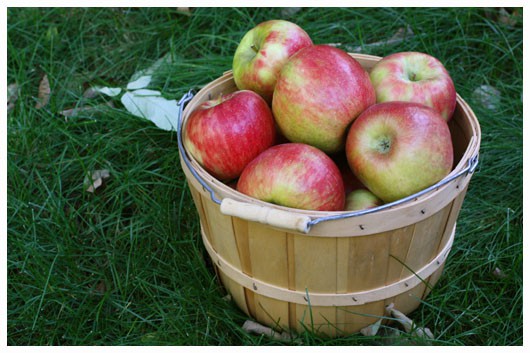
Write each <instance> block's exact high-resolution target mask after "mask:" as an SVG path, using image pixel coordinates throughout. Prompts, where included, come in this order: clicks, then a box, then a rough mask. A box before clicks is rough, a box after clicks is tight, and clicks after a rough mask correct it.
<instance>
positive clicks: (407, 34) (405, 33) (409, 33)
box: [329, 25, 415, 53]
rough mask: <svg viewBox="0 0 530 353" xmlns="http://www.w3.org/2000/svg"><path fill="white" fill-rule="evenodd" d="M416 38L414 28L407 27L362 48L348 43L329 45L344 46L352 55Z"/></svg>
mask: <svg viewBox="0 0 530 353" xmlns="http://www.w3.org/2000/svg"><path fill="white" fill-rule="evenodd" d="M414 36H415V34H414V31H413V30H412V28H410V26H408V25H407V26H406V27H401V28H398V30H397V31H396V33H394V34H393V35H392V37H390V38H388V39H385V40H381V41H378V42H373V43H367V44H364V45H362V46H361V45H358V46H354V45H352V44H347V43H329V45H331V46H334V47H339V46H343V47H344V49H345V50H346V51H348V52H350V53H360V52H362V51H363V50H364V49H365V48H369V47H378V46H382V45H391V44H398V43H401V42H403V41H405V40H406V39H408V38H412V37H414Z"/></svg>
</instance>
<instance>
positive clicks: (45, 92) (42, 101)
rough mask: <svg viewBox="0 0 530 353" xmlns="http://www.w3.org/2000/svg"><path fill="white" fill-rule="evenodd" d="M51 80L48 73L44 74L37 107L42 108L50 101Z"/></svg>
mask: <svg viewBox="0 0 530 353" xmlns="http://www.w3.org/2000/svg"><path fill="white" fill-rule="evenodd" d="M50 93H51V91H50V81H49V80H48V75H44V77H43V78H42V80H41V81H40V84H39V97H38V98H39V100H38V101H37V104H35V108H37V109H41V108H43V107H45V106H46V105H47V104H48V102H49V101H50Z"/></svg>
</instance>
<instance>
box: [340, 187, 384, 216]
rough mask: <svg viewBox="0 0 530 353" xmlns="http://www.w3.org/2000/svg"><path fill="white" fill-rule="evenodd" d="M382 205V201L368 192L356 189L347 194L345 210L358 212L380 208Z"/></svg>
mask: <svg viewBox="0 0 530 353" xmlns="http://www.w3.org/2000/svg"><path fill="white" fill-rule="evenodd" d="M382 204H383V201H381V200H380V199H379V198H378V197H377V196H375V195H374V194H373V193H372V192H371V191H370V190H367V189H356V190H353V191H352V192H350V193H348V194H347V196H346V207H345V209H346V210H347V211H359V210H366V209H369V208H373V207H377V206H381V205H382Z"/></svg>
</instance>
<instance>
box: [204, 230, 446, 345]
mask: <svg viewBox="0 0 530 353" xmlns="http://www.w3.org/2000/svg"><path fill="white" fill-rule="evenodd" d="M455 228H456V226H455V227H454V228H453V230H452V233H451V235H450V238H449V239H448V241H447V244H446V245H445V247H444V248H443V249H442V250H441V251H440V253H439V254H438V256H436V257H435V258H434V259H432V260H431V261H430V262H429V264H427V265H426V266H425V267H424V268H422V269H421V270H420V271H417V272H416V273H414V274H413V275H411V276H409V277H407V278H405V279H403V280H401V281H399V282H396V283H393V284H392V285H389V286H386V287H383V288H377V289H374V290H371V291H365V292H357V293H329V294H321V293H311V294H310V293H309V292H307V291H306V292H305V293H303V292H297V291H294V290H289V289H286V288H281V287H278V286H274V285H271V284H268V283H266V282H263V281H260V280H258V279H256V278H253V277H251V276H249V275H247V274H245V273H243V272H241V271H240V270H239V269H238V268H236V267H234V266H232V265H231V264H230V263H229V262H228V261H226V260H225V259H223V258H222V257H221V256H220V255H219V254H218V253H217V252H216V251H215V250H214V249H213V247H212V245H211V244H210V242H209V241H208V237H207V236H206V234H205V232H204V230H203V229H202V227H201V235H202V240H203V244H204V246H205V248H206V250H207V252H208V254H209V255H210V259H211V260H212V262H213V264H214V268H215V271H216V273H217V275H218V277H219V279H220V281H221V284H222V285H223V286H224V287H225V289H226V290H227V292H228V293H229V294H230V295H231V297H232V299H233V300H234V302H235V303H236V304H237V306H238V307H239V308H240V309H241V310H242V311H244V312H245V313H246V314H247V315H249V316H250V317H252V318H253V319H254V320H256V321H258V322H259V323H260V324H263V325H267V326H268V327H271V329H274V330H276V331H280V332H282V331H291V332H292V331H294V332H298V333H300V332H301V331H304V330H308V329H309V330H310V331H312V332H317V333H318V332H322V333H323V334H325V335H327V336H330V335H331V336H344V335H346V334H352V333H357V332H360V331H361V330H362V329H363V328H365V327H367V326H370V325H372V324H374V323H376V322H377V321H379V320H380V319H383V321H384V322H386V321H387V320H388V319H385V317H388V315H387V313H386V311H387V309H388V307H389V306H391V307H393V306H394V299H398V300H397V302H398V303H399V304H398V305H399V308H397V309H398V310H400V311H401V312H402V313H403V314H405V315H407V314H409V313H411V312H412V311H414V310H415V309H416V308H417V307H418V306H419V305H420V299H424V298H425V297H426V296H427V295H428V294H429V293H430V291H431V290H432V288H433V286H434V285H435V284H436V282H437V281H438V279H439V278H440V276H441V274H442V271H443V266H444V264H445V260H446V259H447V256H448V255H449V252H450V250H451V247H452V244H453V240H454V236H455ZM422 284H423V285H424V286H421V285H422ZM418 287H421V293H418V292H417V288H418ZM424 287H426V288H424ZM300 298H303V299H300ZM363 299H366V300H363ZM352 301H354V305H352ZM280 303H282V304H284V305H280V306H286V307H287V310H283V311H285V313H286V315H287V317H285V315H284V314H281V313H279V314H274V312H275V311H276V309H275V308H276V307H278V305H279V304H280ZM256 304H257V305H258V306H259V307H260V308H261V309H262V311H264V312H266V315H256V309H253V307H255V306H256ZM271 305H272V306H271ZM271 307H272V308H273V309H272V310H270V308H271ZM293 308H296V309H295V310H300V309H301V308H303V310H304V312H305V313H306V315H305V316H306V317H308V318H309V320H301V321H296V320H293V319H292V312H293ZM330 310H331V311H333V312H334V315H333V316H334V317H335V318H336V320H335V322H333V321H331V320H328V319H326V318H325V317H324V322H323V323H320V324H316V325H315V322H314V321H313V318H314V316H315V315H319V316H321V315H323V313H324V312H329V311H330ZM281 311H282V310H280V312H281ZM339 318H340V319H339ZM342 320H344V322H348V323H347V324H346V323H344V322H341V321H342ZM308 321H309V323H310V324H311V326H309V327H308V325H307V324H308ZM282 323H283V324H282Z"/></svg>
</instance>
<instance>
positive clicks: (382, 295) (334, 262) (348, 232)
mask: <svg viewBox="0 0 530 353" xmlns="http://www.w3.org/2000/svg"><path fill="white" fill-rule="evenodd" d="M350 55H351V56H352V57H353V58H355V59H356V60H357V61H359V63H360V64H361V65H362V66H363V67H364V68H365V69H366V70H367V71H370V69H371V68H372V67H373V66H374V64H375V63H376V62H377V61H378V60H380V59H381V58H380V57H376V56H369V55H362V54H350ZM236 89H237V88H236V86H235V83H234V81H233V77H232V74H231V72H227V73H225V74H224V75H223V76H222V77H220V78H218V79H216V80H214V81H212V82H211V83H209V84H207V85H206V86H205V87H203V88H202V89H201V90H200V91H199V92H198V93H197V94H196V95H195V96H193V95H192V94H191V93H188V94H187V95H185V96H184V97H183V98H182V100H181V101H180V103H179V106H180V112H181V119H180V121H179V130H178V143H179V153H180V161H181V165H182V168H183V171H184V173H185V175H186V179H187V182H188V186H189V189H190V191H191V195H192V197H193V201H194V203H195V206H196V208H197V211H198V214H199V218H200V224H201V235H202V240H203V243H204V246H205V248H206V250H207V252H208V254H209V255H210V257H211V260H212V262H213V264H214V265H215V269H216V272H217V275H218V277H219V278H220V280H221V282H222V284H223V285H224V287H225V288H226V290H227V291H228V293H229V294H230V295H231V297H232V299H233V300H234V301H235V303H236V304H237V306H238V307H239V308H241V310H242V311H244V312H245V313H246V314H247V315H249V316H251V317H253V318H254V319H255V320H256V321H258V322H260V323H262V324H264V325H267V326H269V327H271V328H274V329H277V330H288V331H295V332H302V331H304V330H311V331H313V332H315V333H317V334H322V335H328V336H333V337H334V336H343V335H347V334H351V333H355V332H359V331H360V330H361V329H362V328H364V327H366V326H368V325H370V324H373V323H375V322H376V321H377V320H379V319H380V318H381V317H384V316H385V308H386V307H387V305H389V304H393V306H394V308H396V309H397V310H399V311H401V312H402V313H404V314H408V313H410V312H412V311H413V310H415V309H416V308H417V307H418V306H419V305H420V303H421V301H422V300H423V299H424V298H425V297H426V296H427V295H428V294H429V292H430V291H431V290H432V288H433V286H434V285H435V284H436V282H437V281H438V279H439V278H440V275H441V274H442V270H443V266H444V264H445V260H446V258H447V256H448V254H449V252H450V250H451V246H452V243H453V239H454V236H455V227H456V221H457V218H458V214H459V212H460V209H461V206H462V203H463V201H464V197H465V194H466V191H467V187H468V184H469V181H470V179H471V177H472V175H473V172H474V171H475V168H476V166H477V164H478V154H479V147H480V126H479V123H478V120H477V118H476V116H475V114H474V113H473V111H472V110H471V109H470V107H469V106H468V105H467V103H466V102H465V101H464V100H463V99H462V98H461V97H460V96H458V95H457V105H456V109H455V114H454V117H453V119H451V120H450V122H449V127H450V130H451V134H452V138H453V148H454V153H455V159H454V160H455V166H454V168H453V170H452V171H451V173H450V174H449V175H448V176H447V177H446V178H444V179H443V180H442V181H440V182H439V183H437V184H436V185H433V186H432V187H430V188H427V189H425V190H423V191H421V192H419V193H417V194H414V195H411V196H410V197H407V198H405V199H402V200H398V201H395V202H392V203H389V204H385V205H383V206H379V207H377V208H373V209H369V210H362V211H356V212H323V211H305V210H299V209H293V208H287V207H282V206H278V205H273V204H270V203H266V202H262V201H259V200H256V199H254V198H251V197H248V196H246V195H244V194H241V193H239V192H237V191H236V190H234V189H232V188H231V187H229V186H228V185H225V184H224V183H222V182H220V181H218V180H217V179H215V178H214V177H212V176H211V175H210V174H209V173H207V172H206V171H205V170H204V169H203V168H202V167H201V166H200V165H199V164H198V163H197V162H196V161H195V160H194V159H193V157H192V156H191V155H188V154H187V153H186V151H185V149H184V147H183V144H182V138H183V136H182V134H183V133H184V130H185V129H184V126H185V125H186V122H187V119H188V117H189V115H190V113H191V112H192V111H193V110H194V109H195V108H196V107H197V106H199V105H200V104H201V103H202V102H204V101H205V100H208V99H209V98H212V97H216V96H217V95H219V94H221V93H223V94H226V93H229V92H232V91H235V90H236ZM188 101H189V103H188V104H187V106H186V108H185V109H184V108H183V107H184V105H185V103H186V102H188Z"/></svg>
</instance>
